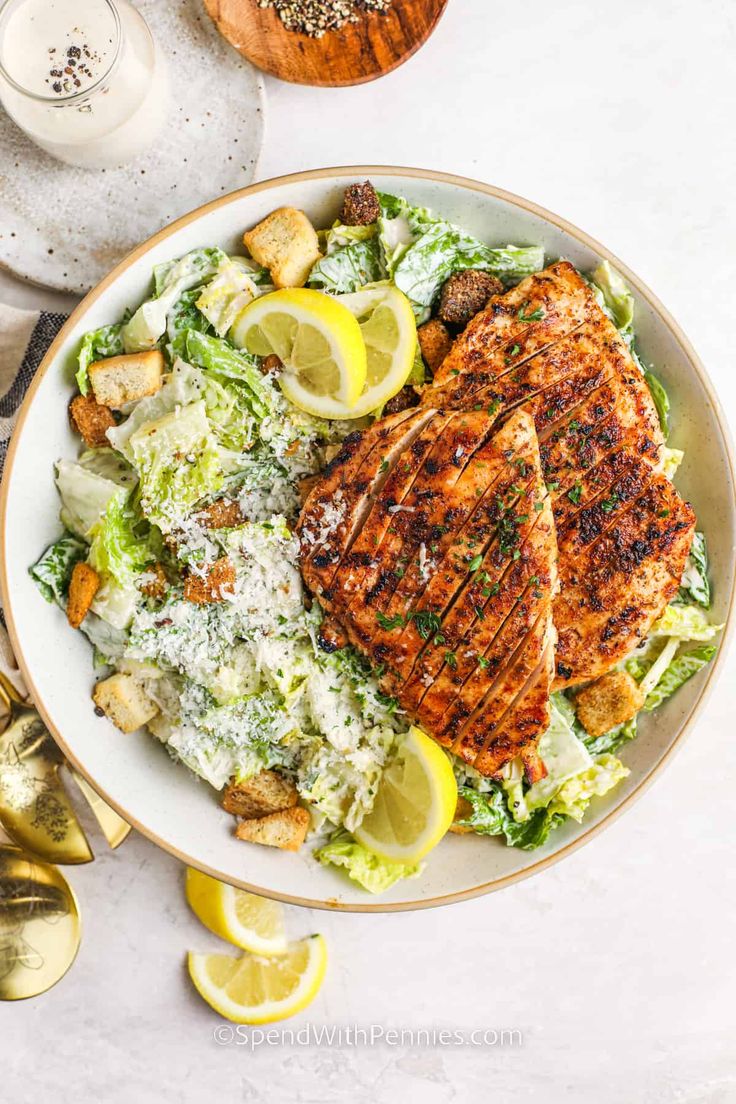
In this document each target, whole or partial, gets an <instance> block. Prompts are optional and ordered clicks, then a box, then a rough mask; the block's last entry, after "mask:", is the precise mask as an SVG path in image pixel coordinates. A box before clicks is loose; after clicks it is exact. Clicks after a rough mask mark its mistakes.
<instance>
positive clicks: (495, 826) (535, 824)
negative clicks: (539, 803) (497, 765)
mask: <svg viewBox="0 0 736 1104" xmlns="http://www.w3.org/2000/svg"><path fill="white" fill-rule="evenodd" d="M458 794H459V796H460V797H462V798H465V800H466V801H468V802H469V803H470V805H471V806H472V812H471V813H470V815H469V816H467V817H464V818H463V819H462V820H459V821H458V822H457V823H458V824H459V825H460V826H461V827H463V828H471V829H472V830H473V831H474V832H477V833H478V835H481V836H503V837H504V839H505V840H506V843H507V844H508V846H509V847H519V848H521V850H522V851H532V850H533V849H534V848H535V847H541V846H542V844H543V843H545V842H546V840H547V837H548V836H549V834H550V832H551V830H552V829H553V828H554V827H555V826H556V825H557V824H559V823H561V821H562V817H561V816H557V815H555V814H552V813H550V812H549V811H548V810H547V809H536V810H535V811H534V812H533V813H532V814H531V815H530V816H529V817H528V818H527V819H526V820H524V821H521V822H517V821H516V820H514V817H513V816H512V814H511V812H510V810H509V807H508V804H507V801H506V794H505V793H504V791H503V790H502V789H501V787H500V786H494V787H493V788H492V789H489V790H487V791H486V792H484V793H479V792H478V790H474V789H472V788H471V787H470V786H462V787H460V788H459V789H458Z"/></svg>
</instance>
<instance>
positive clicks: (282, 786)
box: [222, 770, 297, 820]
mask: <svg viewBox="0 0 736 1104" xmlns="http://www.w3.org/2000/svg"><path fill="white" fill-rule="evenodd" d="M296 802H297V791H296V786H295V785H294V783H293V782H290V781H289V779H288V778H283V777H282V776H281V775H280V774H276V772H275V771H270V770H263V771H261V773H260V774H255V775H254V776H253V777H252V778H247V779H245V780H244V781H243V782H230V784H229V785H227V786H226V787H225V792H224V793H223V795H222V807H223V809H224V810H225V812H227V813H232V814H233V816H240V817H245V819H246V820H253V819H254V818H256V817H264V816H269V815H270V814H271V813H279V812H281V810H282V809H290V808H292V806H294V805H296Z"/></svg>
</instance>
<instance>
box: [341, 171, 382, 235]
mask: <svg viewBox="0 0 736 1104" xmlns="http://www.w3.org/2000/svg"><path fill="white" fill-rule="evenodd" d="M380 217H381V201H380V199H379V198H378V192H377V191H376V189H375V188H374V187H373V185H372V184H371V182H370V180H366V181H365V183H363V184H348V186H347V188H346V189H345V195H344V197H343V201H342V210H341V211H340V222H343V223H345V225H346V226H370V224H371V223H372V222H377V220H378V219H379V218H380Z"/></svg>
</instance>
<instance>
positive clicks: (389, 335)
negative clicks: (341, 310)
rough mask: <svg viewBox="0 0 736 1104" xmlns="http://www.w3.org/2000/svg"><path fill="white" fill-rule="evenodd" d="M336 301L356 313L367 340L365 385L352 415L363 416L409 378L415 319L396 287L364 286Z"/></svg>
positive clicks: (395, 391) (408, 303) (409, 304)
mask: <svg viewBox="0 0 736 1104" xmlns="http://www.w3.org/2000/svg"><path fill="white" fill-rule="evenodd" d="M337 301H338V302H339V303H342V305H343V306H345V307H347V309H348V310H349V311H350V313H351V314H354V315H355V317H356V318H357V320H358V323H359V325H360V332H361V334H362V335H363V341H364V342H365V348H366V356H367V362H368V371H367V375H366V381H365V387H364V388H363V393H362V394H361V396H360V398H359V399H358V401H357V402H356V403H355V405H354V406H353V408H352V410H351V411H350V415H349V417H351V418H362V417H363V416H364V415H366V414H370V412H371V411H372V410H377V409H378V408H379V407H380V406H383V405H384V403H387V402H388V400H389V399H391V398H393V396H394V395H395V394H396V393H397V392H398V391H400V390H401V388H402V387H403V386H404V384H405V383H406V381H407V379H408V378H409V375H410V374H411V370H412V368H413V367H414V357H415V355H416V350H417V327H416V322H415V321H414V313H413V311H412V309H411V303H410V302H409V300H408V299H407V298H406V296H405V295H404V293H403V292H401V291H399V289H398V288H395V287H376V288H365V289H364V290H363V291H356V292H353V293H351V294H350V295H338V296H337ZM346 416H347V415H346Z"/></svg>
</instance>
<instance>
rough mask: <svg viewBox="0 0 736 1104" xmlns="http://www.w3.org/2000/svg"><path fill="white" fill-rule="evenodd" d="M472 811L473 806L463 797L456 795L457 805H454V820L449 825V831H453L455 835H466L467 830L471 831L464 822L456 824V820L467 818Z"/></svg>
mask: <svg viewBox="0 0 736 1104" xmlns="http://www.w3.org/2000/svg"><path fill="white" fill-rule="evenodd" d="M472 812H473V806H472V805H471V804H470V802H469V801H468V800H467V798H465V797H460V796H458V799H457V805H456V806H455V820H454V822H453V823H452V824H451V825H450V831H451V832H454V833H455V835H456V836H464V835H467V833H468V832H472V831H473V829H472V828H468V827H467V825H465V824H458V823H457V821H458V820H467V819H468V817H469V816H470V815H471V814H472Z"/></svg>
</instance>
